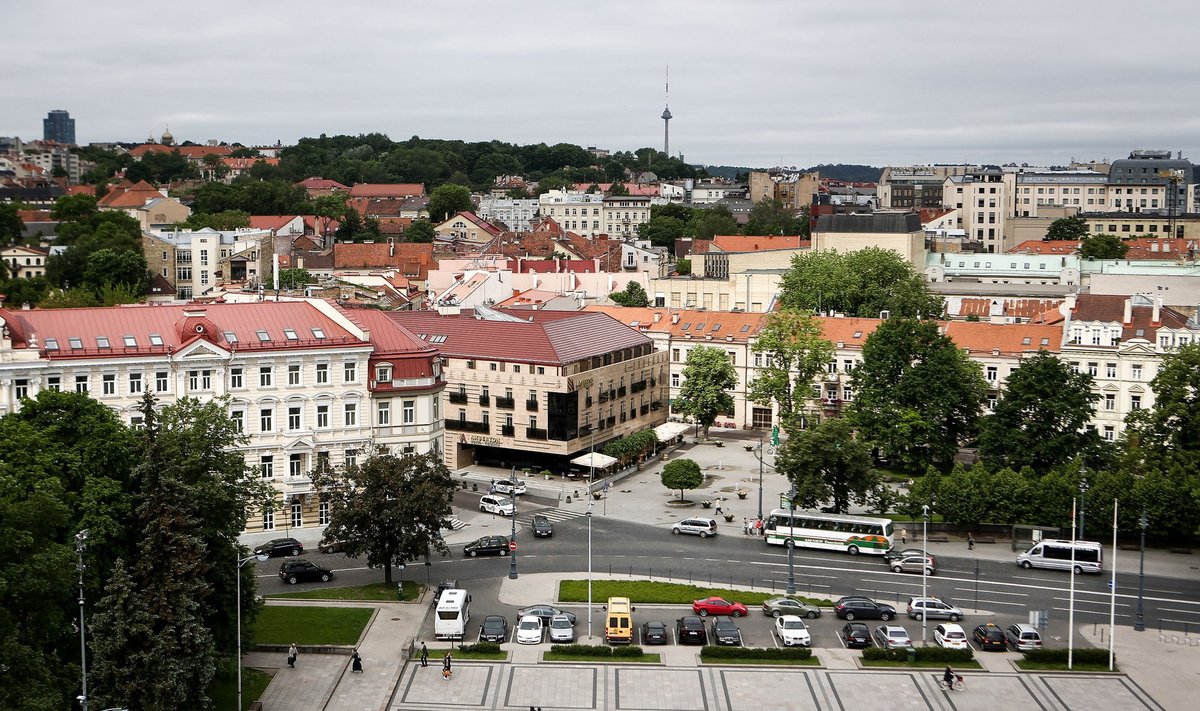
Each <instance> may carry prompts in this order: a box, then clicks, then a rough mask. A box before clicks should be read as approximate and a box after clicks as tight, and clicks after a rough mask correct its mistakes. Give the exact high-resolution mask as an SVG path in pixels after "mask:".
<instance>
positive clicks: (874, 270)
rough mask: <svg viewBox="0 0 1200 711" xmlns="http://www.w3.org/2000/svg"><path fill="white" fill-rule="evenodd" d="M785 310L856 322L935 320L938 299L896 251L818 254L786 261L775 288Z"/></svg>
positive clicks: (940, 310)
mask: <svg viewBox="0 0 1200 711" xmlns="http://www.w3.org/2000/svg"><path fill="white" fill-rule="evenodd" d="M780 301H781V302H782V304H783V306H784V307H785V308H793V309H802V310H805V311H812V312H815V313H826V312H839V313H844V314H847V315H849V316H858V317H861V318H878V317H879V314H880V313H881V312H883V311H887V312H889V313H890V314H891V315H892V316H903V317H936V316H940V315H941V313H942V299H941V297H939V296H935V295H933V294H931V293H930V291H929V288H928V286H927V285H926V283H925V279H924V278H923V277H922V276H921V274H920V273H918V272H917V270H916V269H915V268H914V267H913V265H912V264H910V263H909V262H908V261H906V260H905V259H904V258H903V257H901V256H900V255H899V254H897V253H896V252H893V251H891V250H889V249H881V248H879V247H869V248H867V249H862V250H857V251H854V252H846V253H841V252H833V251H819V252H807V253H805V254H800V255H797V256H795V257H792V265H791V267H790V268H789V269H788V271H787V273H785V274H784V275H783V280H782V282H781V284H780Z"/></svg>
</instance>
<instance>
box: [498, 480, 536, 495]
mask: <svg viewBox="0 0 1200 711" xmlns="http://www.w3.org/2000/svg"><path fill="white" fill-rule="evenodd" d="M492 491H494V492H496V493H497V494H512V495H513V496H520V495H521V494H524V493H525V492H526V491H528V488H527V487H526V486H525V482H523V481H521V480H520V479H492Z"/></svg>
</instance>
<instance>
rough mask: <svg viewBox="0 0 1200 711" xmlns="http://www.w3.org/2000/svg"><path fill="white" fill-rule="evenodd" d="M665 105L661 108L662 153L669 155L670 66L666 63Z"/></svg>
mask: <svg viewBox="0 0 1200 711" xmlns="http://www.w3.org/2000/svg"><path fill="white" fill-rule="evenodd" d="M666 90H667V107H666V108H665V109H663V112H662V120H663V153H664V154H665V155H666V156H667V157H668V158H669V157H670V156H671V66H670V65H669V64H668V65H667V84H666Z"/></svg>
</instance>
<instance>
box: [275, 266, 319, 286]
mask: <svg viewBox="0 0 1200 711" xmlns="http://www.w3.org/2000/svg"><path fill="white" fill-rule="evenodd" d="M314 281H315V280H314V279H313V276H312V274H310V273H309V271H308V270H307V269H280V270H279V288H281V289H303V288H304V287H305V285H307V284H312V283H313V282H314Z"/></svg>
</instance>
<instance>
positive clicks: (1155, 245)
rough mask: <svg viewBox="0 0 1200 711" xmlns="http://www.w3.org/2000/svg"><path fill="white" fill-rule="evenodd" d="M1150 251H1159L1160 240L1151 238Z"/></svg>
mask: <svg viewBox="0 0 1200 711" xmlns="http://www.w3.org/2000/svg"><path fill="white" fill-rule="evenodd" d="M1150 251H1151V252H1157V251H1158V240H1151V241H1150Z"/></svg>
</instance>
